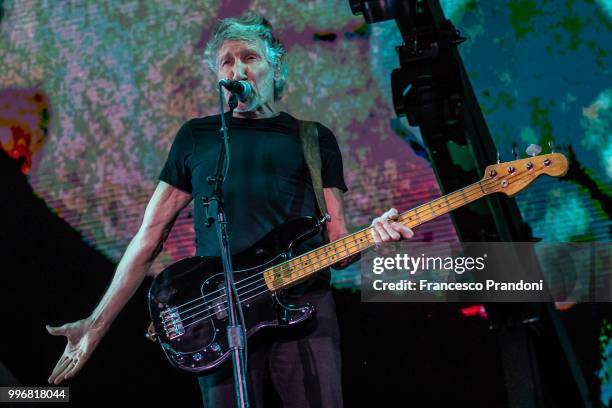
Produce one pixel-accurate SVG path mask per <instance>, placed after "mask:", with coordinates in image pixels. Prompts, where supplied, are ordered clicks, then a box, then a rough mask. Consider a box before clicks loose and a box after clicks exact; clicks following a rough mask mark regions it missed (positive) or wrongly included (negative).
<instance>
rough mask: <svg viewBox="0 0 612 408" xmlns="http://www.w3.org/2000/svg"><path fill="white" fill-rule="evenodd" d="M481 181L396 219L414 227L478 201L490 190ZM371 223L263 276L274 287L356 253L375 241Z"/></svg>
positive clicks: (281, 287) (287, 284)
mask: <svg viewBox="0 0 612 408" xmlns="http://www.w3.org/2000/svg"><path fill="white" fill-rule="evenodd" d="M484 187H485V186H484V185H483V182H482V181H479V182H477V183H474V184H472V185H470V186H467V187H464V188H462V189H460V190H457V191H454V192H452V193H450V194H447V195H445V196H442V197H439V198H436V199H435V200H432V201H430V202H428V203H425V204H423V205H420V206H418V207H416V208H413V209H412V210H408V211H406V212H404V213H402V214H400V216H399V218H398V219H397V222H399V223H401V224H403V225H405V226H407V227H409V228H414V227H417V226H419V225H421V224H424V223H426V222H428V221H431V220H433V219H434V218H437V217H439V216H441V215H444V214H447V213H449V212H451V211H453V210H455V209H457V208H459V207H463V206H464V205H466V204H469V203H471V202H473V201H476V200H478V199H480V198H482V197H483V196H485V195H486V194H487V193H486V192H485V188H484ZM370 229H371V227H368V228H365V229H362V230H360V231H357V232H355V233H353V234H350V235H347V236H346V237H344V238H341V239H338V240H336V241H334V242H331V243H329V244H326V245H323V246H322V247H320V248H317V249H314V250H312V251H310V252H307V253H305V254H303V255H300V256H298V257H296V258H293V259H291V260H289V261H286V262H283V263H281V264H278V265H276V266H273V267H271V268H269V269H266V270H265V271H264V278H265V281H266V285H267V286H268V289H269V290H271V291H275V290H279V289H283V288H287V287H289V286H292V285H295V284H296V283H298V282H300V281H302V280H304V279H306V278H308V277H309V276H310V275H312V274H314V273H316V272H318V271H320V270H321V269H324V268H327V267H329V266H331V265H333V264H335V263H336V262H339V261H341V260H343V259H346V258H348V257H350V256H353V255H355V254H357V253H359V252H361V251H363V250H365V249H368V248H370V247H372V246H374V245H375V242H374V238H373V237H372V234H371V232H370Z"/></svg>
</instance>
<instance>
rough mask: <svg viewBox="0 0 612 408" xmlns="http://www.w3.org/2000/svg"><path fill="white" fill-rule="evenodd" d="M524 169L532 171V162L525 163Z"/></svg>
mask: <svg viewBox="0 0 612 408" xmlns="http://www.w3.org/2000/svg"><path fill="white" fill-rule="evenodd" d="M525 168H526V169H527V170H531V169H533V163H532V162H527V163H526V164H525Z"/></svg>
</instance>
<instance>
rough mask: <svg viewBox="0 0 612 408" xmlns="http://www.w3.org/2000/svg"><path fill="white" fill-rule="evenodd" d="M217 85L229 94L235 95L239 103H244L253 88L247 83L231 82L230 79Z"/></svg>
mask: <svg viewBox="0 0 612 408" xmlns="http://www.w3.org/2000/svg"><path fill="white" fill-rule="evenodd" d="M219 84H221V86H223V87H224V88H225V89H227V90H228V91H230V92H231V93H234V94H236V96H237V97H238V99H240V101H242V102H245V101H246V100H247V98H248V97H249V96H250V95H251V93H252V92H253V87H252V86H251V84H249V83H248V82H247V81H233V80H230V79H222V80H220V81H219Z"/></svg>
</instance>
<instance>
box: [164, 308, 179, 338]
mask: <svg viewBox="0 0 612 408" xmlns="http://www.w3.org/2000/svg"><path fill="white" fill-rule="evenodd" d="M159 317H161V319H162V323H163V325H164V331H165V332H166V336H167V337H168V338H169V339H170V340H174V339H176V338H177V337H180V336H182V335H183V334H185V328H184V327H183V322H182V320H181V316H180V314H179V312H178V311H177V310H176V308H175V307H169V308H167V309H164V310H162V311H161V313H160V314H159Z"/></svg>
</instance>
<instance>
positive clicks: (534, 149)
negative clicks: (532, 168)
mask: <svg viewBox="0 0 612 408" xmlns="http://www.w3.org/2000/svg"><path fill="white" fill-rule="evenodd" d="M541 152H542V147H540V146H539V145H537V144H530V145H529V146H527V149H525V153H527V154H528V155H529V156H531V157H534V156H537V155H538V154H540V153H541Z"/></svg>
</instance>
